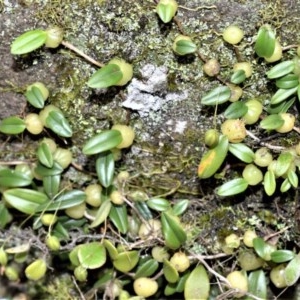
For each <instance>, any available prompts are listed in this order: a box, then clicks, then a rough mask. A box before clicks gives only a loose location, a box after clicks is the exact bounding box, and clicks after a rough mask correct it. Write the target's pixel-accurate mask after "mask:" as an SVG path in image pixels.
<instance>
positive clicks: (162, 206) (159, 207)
mask: <svg viewBox="0 0 300 300" xmlns="http://www.w3.org/2000/svg"><path fill="white" fill-rule="evenodd" d="M146 203H147V205H148V206H149V207H150V208H151V209H153V210H156V211H166V210H168V209H170V207H171V206H170V202H169V201H168V200H166V199H163V198H151V199H149V200H147V202H146Z"/></svg>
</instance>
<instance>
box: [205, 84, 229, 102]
mask: <svg viewBox="0 0 300 300" xmlns="http://www.w3.org/2000/svg"><path fill="white" fill-rule="evenodd" d="M230 96H231V91H230V88H229V87H228V86H219V87H216V88H214V89H213V90H211V91H210V92H209V93H208V94H206V95H205V96H204V97H202V99H201V103H202V104H204V105H217V104H222V103H225V102H226V101H228V100H229V98H230Z"/></svg>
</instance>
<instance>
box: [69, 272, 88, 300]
mask: <svg viewBox="0 0 300 300" xmlns="http://www.w3.org/2000/svg"><path fill="white" fill-rule="evenodd" d="M72 281H73V283H74V285H75V287H76V289H77V291H78V293H79V295H80V299H81V300H86V299H85V297H84V295H83V294H82V291H81V289H80V288H79V286H78V284H77V282H76V279H75V277H74V276H72Z"/></svg>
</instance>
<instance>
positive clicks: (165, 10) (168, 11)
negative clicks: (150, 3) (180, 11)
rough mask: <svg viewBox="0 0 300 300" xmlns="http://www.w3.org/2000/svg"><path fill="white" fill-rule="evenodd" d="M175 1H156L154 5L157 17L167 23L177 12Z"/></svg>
mask: <svg viewBox="0 0 300 300" xmlns="http://www.w3.org/2000/svg"><path fill="white" fill-rule="evenodd" d="M177 8H178V6H177V3H176V2H175V3H170V4H164V3H162V2H160V3H158V5H157V6H156V12H157V14H158V16H159V18H160V19H161V20H162V21H163V22H164V23H169V22H170V21H171V20H172V19H173V17H174V16H175V14H176V12H177Z"/></svg>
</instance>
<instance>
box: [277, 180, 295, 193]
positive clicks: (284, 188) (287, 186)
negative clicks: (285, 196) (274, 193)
mask: <svg viewBox="0 0 300 300" xmlns="http://www.w3.org/2000/svg"><path fill="white" fill-rule="evenodd" d="M291 187H292V185H291V183H290V182H289V180H288V178H286V179H285V180H284V181H283V182H282V184H281V186H280V192H281V193H285V192H287V191H288V190H289V189H290V188H291Z"/></svg>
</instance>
